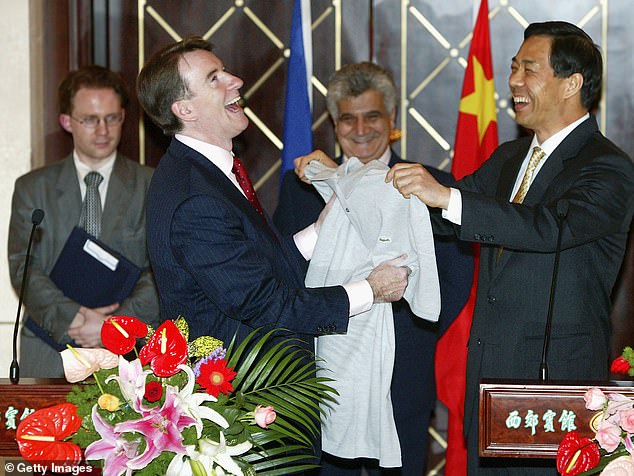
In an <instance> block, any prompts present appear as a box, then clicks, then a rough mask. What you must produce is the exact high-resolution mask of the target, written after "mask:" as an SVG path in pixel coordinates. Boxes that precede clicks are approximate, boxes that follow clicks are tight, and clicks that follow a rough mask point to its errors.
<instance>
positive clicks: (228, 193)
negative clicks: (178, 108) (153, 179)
mask: <svg viewBox="0 0 634 476" xmlns="http://www.w3.org/2000/svg"><path fill="white" fill-rule="evenodd" d="M174 142H177V143H178V146H179V147H183V148H185V149H184V152H181V153H180V155H185V156H186V157H189V158H190V159H191V161H192V162H193V164H194V166H195V167H196V169H198V170H199V171H200V173H201V174H202V176H203V177H205V178H206V180H207V181H208V183H209V185H210V186H211V187H214V188H218V189H220V191H221V192H222V195H223V196H224V197H226V198H227V200H229V201H230V202H231V203H233V204H234V205H235V206H236V208H238V209H239V210H240V211H241V212H242V213H244V214H245V215H246V216H248V217H249V219H250V220H251V221H252V222H254V223H256V224H257V226H259V227H261V229H262V230H263V233H266V234H268V235H271V234H273V235H274V236H275V238H277V239H278V240H279V233H277V230H276V229H275V225H273V222H272V221H271V219H270V218H269V216H268V214H267V213H266V212H264V216H265V218H266V220H267V223H268V228H267V226H266V224H265V223H264V222H263V221H262V217H260V215H259V214H258V212H256V211H255V208H253V206H252V205H251V203H249V200H247V198H246V197H245V196H244V195H243V194H242V192H240V190H238V188H237V187H236V186H235V185H234V184H233V182H231V180H229V178H228V177H227V176H226V175H225V174H224V173H223V172H222V170H220V169H219V168H218V167H217V166H216V165H215V164H214V163H213V162H211V160H209V159H207V158H206V157H205V156H204V155H202V154H200V153H199V152H197V151H195V150H194V149H192V148H190V147H188V146H186V145H185V144H182V143H180V142H178V141H177V140H175V141H174ZM177 154H178V153H177Z"/></svg>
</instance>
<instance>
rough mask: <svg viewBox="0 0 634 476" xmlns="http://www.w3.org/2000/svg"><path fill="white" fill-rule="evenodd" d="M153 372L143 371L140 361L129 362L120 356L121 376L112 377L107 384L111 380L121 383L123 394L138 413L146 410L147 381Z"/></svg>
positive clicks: (107, 380)
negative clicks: (143, 403) (144, 399)
mask: <svg viewBox="0 0 634 476" xmlns="http://www.w3.org/2000/svg"><path fill="white" fill-rule="evenodd" d="M151 373H152V371H151V370H143V366H142V365H141V361H140V360H139V359H136V360H133V361H132V362H128V361H127V360H126V359H124V358H123V357H121V356H119V375H118V376H116V375H111V376H110V377H108V378H107V379H106V383H108V382H110V381H111V380H116V381H117V382H119V388H120V389H121V394H122V395H123V398H125V399H126V400H127V401H128V402H129V403H130V405H131V406H132V408H134V410H135V411H136V412H138V413H141V412H142V411H144V410H146V409H145V408H144V407H143V406H142V402H143V395H145V379H146V377H147V376H148V375H149V374H151Z"/></svg>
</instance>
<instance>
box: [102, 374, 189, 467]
mask: <svg viewBox="0 0 634 476" xmlns="http://www.w3.org/2000/svg"><path fill="white" fill-rule="evenodd" d="M177 392H178V389H177V388H176V387H172V386H167V387H166V395H165V403H164V404H163V406H162V407H161V408H160V409H158V408H156V407H154V408H152V409H150V411H148V412H145V416H144V417H143V418H140V419H138V420H130V421H124V422H122V423H118V424H117V425H116V426H115V428H114V431H115V432H118V433H125V432H136V433H141V434H142V435H144V436H145V437H146V448H145V451H144V452H143V453H142V454H140V455H139V456H137V457H135V458H133V459H132V460H130V461H129V462H128V464H127V467H128V468H130V469H133V470H136V469H141V468H144V467H145V466H147V465H148V464H149V463H150V462H151V461H152V460H154V458H156V457H157V456H158V455H160V454H161V453H162V452H163V451H173V452H174V453H176V454H184V453H186V449H185V447H184V446H183V437H182V433H181V432H182V430H183V429H184V428H187V427H189V426H191V425H195V424H196V423H197V422H196V419H195V418H192V417H191V416H188V415H186V414H184V413H183V411H182V409H181V408H180V407H179V406H178V405H177V404H176V396H177Z"/></svg>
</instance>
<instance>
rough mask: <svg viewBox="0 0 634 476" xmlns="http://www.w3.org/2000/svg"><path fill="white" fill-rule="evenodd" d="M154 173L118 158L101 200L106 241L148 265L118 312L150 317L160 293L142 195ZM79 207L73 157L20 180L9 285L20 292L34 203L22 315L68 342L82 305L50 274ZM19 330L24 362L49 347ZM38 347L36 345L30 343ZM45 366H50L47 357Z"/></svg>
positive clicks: (152, 319)
mask: <svg viewBox="0 0 634 476" xmlns="http://www.w3.org/2000/svg"><path fill="white" fill-rule="evenodd" d="M151 176H152V169H151V168H149V167H145V166H141V165H139V164H138V163H136V162H133V161H131V160H129V159H127V158H125V157H123V156H120V155H118V156H117V158H116V161H115V164H114V167H113V170H112V175H111V178H110V182H109V185H108V187H109V188H108V193H107V197H106V203H105V204H104V209H103V217H102V234H101V237H100V240H101V241H103V242H104V243H105V244H107V245H108V246H110V247H111V248H113V249H114V250H116V251H118V252H120V253H121V254H123V255H124V256H126V257H127V258H128V259H130V260H131V261H132V262H134V263H135V264H136V265H138V266H139V267H141V268H142V269H143V270H144V272H143V274H142V275H141V278H140V279H139V281H138V283H137V285H136V287H135V288H134V290H133V292H132V294H131V295H130V297H128V298H127V299H126V300H125V301H124V302H122V303H120V304H121V305H120V307H119V309H117V311H116V313H117V314H120V315H130V316H135V317H138V318H139V319H142V320H143V321H145V322H148V323H154V322H157V321H158V297H157V294H156V289H155V286H154V280H153V277H152V275H151V273H150V271H149V260H148V256H147V250H146V240H145V195H146V191H147V188H148V186H149V183H150V179H151ZM81 205H82V200H81V193H80V189H79V182H78V180H77V172H76V170H75V166H74V164H73V158H72V155H70V156H68V157H67V158H66V159H64V160H62V161H59V162H56V163H54V164H51V165H48V166H46V167H42V168H40V169H36V170H33V171H31V172H29V173H27V174H25V175H23V176H22V177H20V178H18V179H17V180H16V183H15V189H14V192H13V201H12V208H11V222H10V226H9V242H8V251H9V268H10V274H11V283H12V285H13V287H14V289H15V290H16V292H19V288H20V285H21V282H22V272H23V268H24V260H25V256H26V248H27V245H28V239H29V234H30V232H31V228H32V223H31V213H32V212H33V210H34V209H35V208H41V209H42V210H44V212H45V217H44V220H43V221H42V224H41V225H40V226H39V228H38V229H37V232H36V235H35V239H34V241H33V244H32V259H31V263H30V265H29V278H28V286H27V289H26V294H25V296H24V306H25V314H27V315H29V316H30V317H31V318H32V319H34V320H35V322H36V323H37V324H39V325H40V326H41V327H42V328H43V329H44V330H45V331H46V332H47V333H48V334H49V335H50V336H51V337H52V338H53V339H54V340H55V341H57V342H59V343H61V344H64V343H65V342H67V341H69V340H70V339H69V338H68V335H67V333H66V331H67V330H68V327H69V325H70V323H71V321H72V320H73V318H74V317H75V314H76V313H77V311H78V309H79V306H80V305H81V303H78V302H74V301H72V300H71V299H69V298H67V297H65V296H64V295H63V293H62V292H61V291H60V290H59V289H58V288H57V287H56V286H55V284H54V283H53V282H52V281H51V279H50V278H49V277H48V276H49V273H50V272H51V270H52V268H53V266H54V265H55V262H56V260H57V257H58V256H59V254H60V252H61V250H62V248H63V246H64V244H65V242H66V239H67V237H68V235H69V234H70V232H71V230H72V229H73V227H74V226H76V225H77V223H78V222H79V215H80V213H81ZM22 335H23V339H22V343H21V351H20V353H21V355H22V356H25V355H26V357H25V358H26V359H27V360H30V359H29V357H32V353H35V354H37V353H38V352H40V351H41V350H42V349H43V348H44V347H47V346H46V344H44V343H43V342H42V341H38V340H37V339H34V338H32V337H33V335H32V334H31V333H30V331H28V330H26V329H23V331H22ZM26 336H29V337H31V338H30V339H28V338H25V337H26ZM33 345H37V348H35V349H34V348H31V347H32V346H33ZM38 349H39V350H38ZM41 365H42V366H44V367H46V366H47V365H48V363H47V362H45V361H42V362H41ZM22 367H23V366H22ZM22 370H23V371H24V372H23V373H24V374H25V375H28V374H31V371H30V370H29V369H25V368H24V367H23V368H22ZM31 370H33V369H31ZM37 370H38V372H37V374H38V375H41V376H45V374H46V372H45V370H43V369H40V368H38V369H37Z"/></svg>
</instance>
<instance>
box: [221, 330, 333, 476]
mask: <svg viewBox="0 0 634 476" xmlns="http://www.w3.org/2000/svg"><path fill="white" fill-rule="evenodd" d="M260 331H261V329H256V330H254V331H253V332H251V333H250V334H249V335H248V336H247V337H246V338H245V339H244V340H242V341H241V342H240V343H237V342H236V340H235V338H234V339H233V340H232V341H231V343H230V345H229V348H228V349H227V355H226V359H227V361H228V364H227V365H228V366H229V367H232V368H233V369H235V371H236V376H235V378H234V379H233V381H232V384H233V387H234V392H233V394H232V395H231V396H230V397H229V399H228V400H229V402H230V403H231V404H233V405H237V406H238V407H243V409H244V410H245V411H253V410H254V408H255V407H256V406H257V405H272V406H273V407H274V408H275V412H276V414H277V418H276V420H275V422H274V423H272V424H271V425H269V428H268V429H261V428H259V427H253V426H251V427H249V432H250V434H251V439H252V441H253V443H254V445H256V446H255V447H254V449H253V451H251V452H249V453H248V454H246V455H243V456H242V457H241V459H242V460H243V461H244V462H245V463H248V464H251V465H252V466H253V468H254V469H255V470H256V471H257V473H258V475H260V474H262V475H267V476H276V475H284V474H290V473H294V472H298V471H303V470H307V469H311V468H314V467H316V466H315V465H314V464H312V463H310V462H308V461H311V460H314V459H315V457H314V455H313V454H311V451H310V448H312V446H313V444H314V442H315V439H317V438H319V430H320V421H319V419H320V415H321V414H323V410H322V408H321V407H320V405H323V406H324V407H330V406H332V404H334V403H335V402H336V401H337V400H336V397H337V392H336V391H335V390H334V389H333V388H332V387H330V386H329V385H328V384H329V382H332V379H329V378H325V377H317V375H316V369H317V362H318V361H317V360H316V359H315V356H314V354H312V353H311V352H309V351H308V350H306V349H304V348H303V347H301V346H300V345H299V344H300V342H301V341H300V340H298V339H296V338H292V337H284V334H283V333H284V332H286V329H276V330H272V331H269V332H266V333H265V334H264V335H261V336H260Z"/></svg>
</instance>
